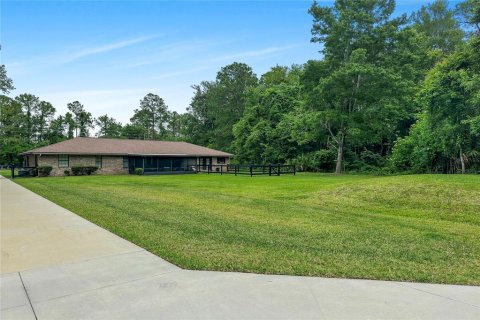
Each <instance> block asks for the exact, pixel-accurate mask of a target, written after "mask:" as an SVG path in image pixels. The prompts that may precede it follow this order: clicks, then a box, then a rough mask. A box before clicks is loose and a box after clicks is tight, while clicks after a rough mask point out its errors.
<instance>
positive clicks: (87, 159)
mask: <svg viewBox="0 0 480 320" xmlns="http://www.w3.org/2000/svg"><path fill="white" fill-rule="evenodd" d="M38 165H39V166H51V167H52V168H53V169H52V172H51V173H50V175H52V176H63V175H64V171H65V170H70V171H71V168H72V167H75V166H95V156H81V155H78V156H77V155H75V156H73V155H71V156H69V161H68V168H67V167H66V168H64V167H61V168H60V167H58V155H42V156H40V157H38ZM127 173H128V168H123V157H122V156H102V167H101V168H99V169H98V171H97V172H96V173H95V174H127Z"/></svg>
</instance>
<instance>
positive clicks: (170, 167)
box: [22, 137, 233, 175]
mask: <svg viewBox="0 0 480 320" xmlns="http://www.w3.org/2000/svg"><path fill="white" fill-rule="evenodd" d="M22 155H23V156H24V166H25V167H39V166H51V167H52V168H53V170H52V172H51V175H64V171H65V170H71V168H72V167H75V166H96V167H98V171H97V173H99V174H126V173H133V172H134V171H135V169H136V168H142V169H143V170H144V172H145V173H146V174H148V173H186V172H196V171H203V170H205V171H206V170H211V171H219V170H222V166H221V165H225V164H229V163H230V159H231V157H232V156H233V155H232V154H230V153H227V152H223V151H218V150H214V149H210V148H205V147H201V146H198V145H195V144H191V143H187V142H176V141H154V140H127V139H106V138H85V137H78V138H74V139H70V140H66V141H62V142H59V143H55V144H51V145H49V146H45V147H41V148H37V149H33V150H30V151H27V152H24V153H22ZM223 170H225V169H223Z"/></svg>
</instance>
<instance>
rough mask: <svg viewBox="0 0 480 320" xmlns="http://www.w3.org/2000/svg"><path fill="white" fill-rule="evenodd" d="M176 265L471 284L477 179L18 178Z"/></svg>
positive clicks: (479, 262)
mask: <svg viewBox="0 0 480 320" xmlns="http://www.w3.org/2000/svg"><path fill="white" fill-rule="evenodd" d="M15 181H16V182H17V183H19V184H21V185H23V186H25V187H27V188H28V189H31V190H33V191H35V192H37V193H39V194H40V195H42V196H44V197H46V198H48V199H50V200H52V201H54V202H56V203H58V204H60V205H61V206H63V207H65V208H67V209H70V210H72V211H73V212H75V213H77V214H79V215H80V216H82V217H85V218H87V219H88V220H90V221H92V222H94V223H96V224H98V225H100V226H102V227H104V228H106V229H108V230H110V231H112V232H114V233H116V234H118V235H119V236H121V237H123V238H125V239H128V240H130V241H132V242H134V243H136V244H138V245H139V246H141V247H143V248H145V249H147V250H149V251H151V252H153V253H155V254H157V255H159V256H161V257H162V258H165V259H166V260H169V261H171V262H173V263H175V264H177V265H179V266H181V267H184V268H189V269H202V270H224V271H243V272H260V273H276V274H292V275H310V276H325V277H348V278H367V279H386V280H402V281H421V282H436V283H456V284H470V285H480V176H478V175H477V176H475V175H463V176H462V175H411V176H394V177H374V176H354V175H345V176H333V175H321V174H300V175H297V176H281V177H267V176H265V177H262V176H258V177H253V178H250V177H243V176H242V177H241V176H238V177H235V176H231V175H223V176H220V175H205V174H198V175H170V176H87V177H67V178H63V177H62V178H24V179H16V180H15Z"/></svg>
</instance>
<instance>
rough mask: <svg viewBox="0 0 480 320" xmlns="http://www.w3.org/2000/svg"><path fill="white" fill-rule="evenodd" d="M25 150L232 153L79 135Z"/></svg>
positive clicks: (138, 153)
mask: <svg viewBox="0 0 480 320" xmlns="http://www.w3.org/2000/svg"><path fill="white" fill-rule="evenodd" d="M23 154H92V155H93V154H95V155H168V156H205V157H212V156H213V157H231V156H232V154H230V153H227V152H223V151H218V150H214V149H210V148H205V147H201V146H197V145H195V144H191V143H187V142H177V141H155V140H127V139H105V138H85V137H78V138H74V139H70V140H66V141H62V142H58V143H55V144H51V145H49V146H45V147H41V148H37V149H33V150H30V151H26V152H24V153H23Z"/></svg>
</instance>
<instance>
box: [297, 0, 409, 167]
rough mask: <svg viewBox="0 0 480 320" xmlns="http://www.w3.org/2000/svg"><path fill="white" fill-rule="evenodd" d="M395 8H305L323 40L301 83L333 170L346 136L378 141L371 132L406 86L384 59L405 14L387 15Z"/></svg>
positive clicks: (366, 4) (388, 4)
mask: <svg viewBox="0 0 480 320" xmlns="http://www.w3.org/2000/svg"><path fill="white" fill-rule="evenodd" d="M394 7H395V2H394V1H392V0H378V1H371V0H358V1H354V0H338V1H336V2H335V4H334V6H333V7H322V6H319V5H318V4H317V3H316V2H314V4H313V5H312V7H311V8H310V13H311V14H312V16H313V18H314V24H313V28H312V36H313V37H312V41H313V42H319V43H321V44H322V45H323V48H322V50H321V51H322V53H323V55H324V59H323V61H321V62H318V63H311V64H310V65H307V69H308V68H313V69H314V70H312V71H310V70H307V71H306V85H307V87H308V86H309V85H310V86H311V92H310V99H309V104H310V106H311V107H312V109H313V110H314V111H315V112H318V113H319V116H320V117H319V119H320V121H321V123H320V125H321V126H322V127H323V128H324V129H325V130H326V131H327V132H328V133H329V135H330V139H331V143H332V145H333V146H334V147H335V149H336V150H337V161H336V169H335V172H336V173H340V172H342V170H343V166H342V162H343V159H344V153H345V146H346V143H347V139H350V141H351V142H353V143H357V144H359V142H361V143H363V144H368V143H375V142H379V141H378V140H379V139H378V138H379V137H375V136H372V133H373V132H376V131H375V128H379V127H380V125H379V123H381V122H383V121H385V120H387V119H388V117H390V116H393V115H394V114H398V110H396V109H398V108H399V103H398V100H397V99H395V98H394V97H397V98H398V97H399V96H400V95H401V94H403V93H405V92H404V90H405V89H406V88H405V87H408V85H406V84H405V83H403V82H402V79H401V78H400V77H398V76H397V74H396V73H395V70H394V69H395V67H394V66H392V65H391V63H390V62H391V60H390V59H388V56H389V55H390V54H391V53H392V52H394V50H393V48H395V46H396V43H395V41H396V39H397V35H398V33H399V32H400V27H401V26H402V25H403V24H404V23H405V17H404V16H402V17H399V18H394V19H393V18H391V15H392V13H393V10H394ZM315 80H316V81H315ZM399 82H400V83H399ZM400 92H401V93H400ZM391 130H392V129H391ZM375 138H376V139H375ZM375 140H377V141H375ZM380 142H381V141H380Z"/></svg>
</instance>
